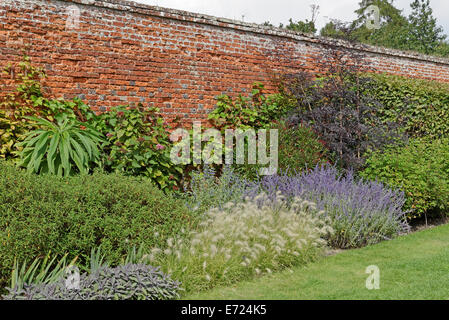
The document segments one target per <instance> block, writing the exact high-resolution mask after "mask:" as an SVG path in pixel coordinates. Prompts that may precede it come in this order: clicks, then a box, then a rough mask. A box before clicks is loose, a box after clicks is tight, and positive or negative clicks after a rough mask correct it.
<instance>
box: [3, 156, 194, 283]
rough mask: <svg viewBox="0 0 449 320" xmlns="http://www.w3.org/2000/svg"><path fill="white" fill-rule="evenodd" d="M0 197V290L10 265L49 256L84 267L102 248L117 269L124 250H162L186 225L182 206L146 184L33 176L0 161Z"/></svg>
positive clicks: (103, 177) (113, 177)
mask: <svg viewBox="0 0 449 320" xmlns="http://www.w3.org/2000/svg"><path fill="white" fill-rule="evenodd" d="M0 190H2V191H1V193H0V287H3V286H4V285H5V284H6V281H7V279H8V277H9V275H10V272H11V269H12V267H13V262H14V258H15V257H17V258H18V260H19V261H25V260H27V261H32V260H33V259H34V258H36V257H39V256H45V255H46V254H47V253H48V252H50V251H51V252H54V253H60V254H63V253H69V258H72V257H75V256H79V260H78V261H80V263H81V264H83V263H85V264H86V265H87V263H88V260H89V255H90V252H91V249H92V248H94V247H97V246H99V245H101V247H102V250H103V253H104V254H105V256H106V259H107V260H108V261H110V262H111V263H112V264H114V263H119V261H120V259H121V258H122V257H123V256H124V255H126V253H127V250H128V249H129V248H130V247H131V246H133V245H136V246H140V245H141V244H143V245H144V246H146V247H153V246H160V245H163V244H164V241H165V239H167V238H168V237H173V236H174V235H176V234H178V233H179V231H180V230H181V229H182V228H188V227H189V225H190V224H191V223H192V221H193V219H191V216H190V213H189V211H188V210H187V209H186V208H185V205H184V202H183V201H182V200H177V199H175V198H173V197H172V196H170V195H166V194H164V193H163V192H162V191H161V190H159V189H158V188H157V187H156V186H155V185H154V184H153V183H152V182H151V181H150V180H149V179H145V178H137V177H127V176H122V175H120V174H103V173H98V172H97V173H94V174H93V175H90V176H73V177H68V178H58V177H56V176H50V175H42V176H37V175H34V174H27V173H26V172H25V171H23V170H19V169H17V168H16V167H15V166H13V165H11V164H8V163H6V162H4V161H0Z"/></svg>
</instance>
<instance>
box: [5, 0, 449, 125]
mask: <svg viewBox="0 0 449 320" xmlns="http://www.w3.org/2000/svg"><path fill="white" fill-rule="evenodd" d="M73 5H76V6H77V7H78V8H79V10H80V13H81V15H80V21H79V22H80V23H79V27H78V28H67V27H66V21H67V17H68V12H70V11H69V7H70V6H73ZM326 41H327V40H326V39H323V38H319V37H310V36H307V35H302V34H298V33H294V32H290V31H286V30H281V29H276V28H274V29H272V28H268V27H263V26H260V25H255V24H247V23H243V22H238V21H231V20H227V19H221V18H215V17H210V16H205V15H199V14H193V13H189V12H183V11H177V10H170V9H163V8H158V7H152V6H146V5H141V4H137V3H133V2H127V1H119V0H109V1H94V0H73V1H54V0H47V1H38V0H1V2H0V64H2V65H4V64H5V63H6V62H8V61H11V60H17V59H19V56H20V54H21V49H22V48H23V47H24V46H26V45H28V46H29V48H30V51H29V55H30V56H31V58H32V61H33V62H34V63H36V64H39V65H41V66H44V67H45V69H46V72H47V75H48V79H47V81H46V85H47V86H48V87H49V89H50V91H51V93H52V95H53V96H55V97H64V98H66V99H71V98H73V97H75V96H79V97H81V98H82V99H83V100H84V101H85V102H86V103H88V104H90V105H91V106H92V107H93V108H94V109H96V110H106V109H107V107H108V106H113V105H119V104H127V103H137V102H142V103H144V104H154V105H156V106H157V107H160V108H161V111H162V112H163V113H164V114H165V115H166V116H167V117H168V118H171V117H174V116H175V115H180V116H182V117H184V118H191V119H205V118H206V114H207V112H208V111H209V110H210V109H211V108H213V107H214V105H215V100H214V97H215V96H216V95H218V94H221V93H228V94H237V93H240V92H241V91H242V90H248V89H249V88H250V87H251V84H252V83H253V82H254V81H262V82H265V84H266V85H268V87H270V79H271V76H272V75H273V73H278V72H281V73H282V72H294V71H298V70H300V69H302V68H313V66H314V62H316V61H315V58H316V56H317V54H319V53H320V50H321V44H322V43H326ZM340 45H341V46H342V47H344V48H350V49H351V50H362V51H364V52H365V53H366V55H367V58H366V60H367V61H366V65H368V66H370V67H371V68H374V69H375V70H376V71H378V72H388V73H393V74H399V75H404V76H409V77H417V78H424V79H434V80H438V81H442V82H449V60H447V59H441V58H435V57H428V56H422V55H418V54H410V53H404V52H400V51H395V50H389V49H383V48H376V47H365V46H364V47H359V46H358V47H354V46H351V45H350V44H347V43H340ZM0 80H1V81H6V77H5V76H3V77H2V78H0ZM271 89H273V88H272V87H271Z"/></svg>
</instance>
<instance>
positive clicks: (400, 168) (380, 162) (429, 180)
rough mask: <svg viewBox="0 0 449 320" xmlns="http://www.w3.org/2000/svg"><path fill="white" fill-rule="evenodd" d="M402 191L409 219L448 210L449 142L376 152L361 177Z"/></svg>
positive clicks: (428, 142)
mask: <svg viewBox="0 0 449 320" xmlns="http://www.w3.org/2000/svg"><path fill="white" fill-rule="evenodd" d="M360 175H361V176H362V177H364V178H368V179H371V180H380V181H382V182H384V183H386V184H388V185H389V186H391V187H396V188H399V189H401V190H403V191H404V193H405V195H406V197H407V202H406V204H405V209H408V210H410V212H409V214H408V217H409V218H417V217H419V216H421V215H422V214H423V213H436V212H445V211H447V210H448V209H449V139H446V138H445V139H436V140H433V139H430V138H421V139H413V140H411V141H410V143H409V144H408V145H406V146H403V147H390V148H387V149H386V150H385V151H384V152H375V153H373V154H371V156H370V157H369V158H368V159H367V161H366V168H365V169H364V170H363V171H362V172H361V173H360Z"/></svg>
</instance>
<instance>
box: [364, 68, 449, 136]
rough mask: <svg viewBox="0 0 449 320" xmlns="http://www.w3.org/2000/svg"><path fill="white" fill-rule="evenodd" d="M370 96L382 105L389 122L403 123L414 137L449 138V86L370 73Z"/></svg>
mask: <svg viewBox="0 0 449 320" xmlns="http://www.w3.org/2000/svg"><path fill="white" fill-rule="evenodd" d="M369 77H370V78H371V79H373V81H375V85H372V86H369V92H367V93H369V94H371V95H372V96H374V97H376V100H377V101H379V102H381V104H382V105H381V106H379V114H381V116H382V117H383V118H384V120H385V121H394V122H398V123H400V124H401V126H402V127H404V128H405V130H406V131H407V133H408V134H409V135H411V136H432V137H440V136H448V135H449V84H443V83H439V82H436V81H428V80H420V79H410V78H405V77H400V76H391V75H385V74H383V75H379V74H370V75H369Z"/></svg>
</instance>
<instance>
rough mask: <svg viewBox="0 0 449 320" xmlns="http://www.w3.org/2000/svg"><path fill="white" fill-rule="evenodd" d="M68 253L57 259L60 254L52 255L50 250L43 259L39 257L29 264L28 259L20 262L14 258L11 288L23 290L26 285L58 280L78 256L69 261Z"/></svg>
mask: <svg viewBox="0 0 449 320" xmlns="http://www.w3.org/2000/svg"><path fill="white" fill-rule="evenodd" d="M67 255H68V254H65V255H64V256H63V257H62V258H61V259H59V260H57V258H58V256H57V255H54V256H53V257H51V252H49V253H48V254H47V255H46V256H45V257H44V258H43V259H42V258H41V257H38V258H36V259H34V261H33V262H32V263H31V264H30V265H29V266H28V264H27V261H26V260H25V261H24V262H23V263H20V262H19V261H18V260H17V259H15V260H14V268H13V271H12V273H11V282H10V288H14V289H15V290H22V289H23V288H24V286H25V285H31V284H33V285H39V284H48V283H52V282H56V281H58V279H59V278H61V276H62V275H63V272H64V270H65V269H66V268H67V267H68V266H72V265H74V264H75V261H76V260H77V257H75V258H74V259H73V260H72V261H70V262H69V263H67Z"/></svg>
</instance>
